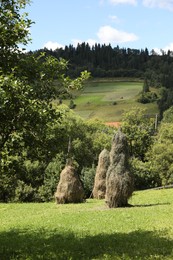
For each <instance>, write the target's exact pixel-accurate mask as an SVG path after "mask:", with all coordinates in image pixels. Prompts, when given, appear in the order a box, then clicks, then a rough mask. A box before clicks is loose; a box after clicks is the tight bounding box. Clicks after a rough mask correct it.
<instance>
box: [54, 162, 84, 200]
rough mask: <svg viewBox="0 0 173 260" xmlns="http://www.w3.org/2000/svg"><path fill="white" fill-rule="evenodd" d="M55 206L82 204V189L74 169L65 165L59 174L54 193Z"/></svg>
mask: <svg viewBox="0 0 173 260" xmlns="http://www.w3.org/2000/svg"><path fill="white" fill-rule="evenodd" d="M55 200H56V203H57V204H65V203H80V202H84V201H85V200H84V189H83V186H82V183H81V180H80V178H79V176H78V174H77V173H76V171H75V168H74V167H73V166H71V165H67V166H66V167H65V168H64V169H63V170H62V172H61V175H60V181H59V183H58V186H57V190H56V193H55Z"/></svg>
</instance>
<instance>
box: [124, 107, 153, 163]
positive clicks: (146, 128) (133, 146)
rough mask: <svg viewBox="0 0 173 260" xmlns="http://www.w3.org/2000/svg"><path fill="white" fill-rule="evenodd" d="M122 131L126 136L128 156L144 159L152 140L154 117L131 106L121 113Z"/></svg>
mask: <svg viewBox="0 0 173 260" xmlns="http://www.w3.org/2000/svg"><path fill="white" fill-rule="evenodd" d="M122 131H123V133H124V134H125V135H126V136H127V140H128V143H129V149H130V156H132V157H136V158H138V159H140V160H142V161H144V160H145V154H146V152H147V151H148V149H149V148H150V146H151V144H152V141H153V134H154V118H150V115H147V114H146V111H145V110H144V109H140V108H133V109H131V110H130V111H129V112H126V113H124V115H123V123H122Z"/></svg>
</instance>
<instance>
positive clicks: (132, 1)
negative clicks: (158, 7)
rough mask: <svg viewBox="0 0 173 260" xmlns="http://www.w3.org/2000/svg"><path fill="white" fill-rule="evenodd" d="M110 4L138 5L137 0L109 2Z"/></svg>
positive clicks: (114, 0)
mask: <svg viewBox="0 0 173 260" xmlns="http://www.w3.org/2000/svg"><path fill="white" fill-rule="evenodd" d="M109 2H110V3H111V4H114V5H118V4H130V5H137V0H109Z"/></svg>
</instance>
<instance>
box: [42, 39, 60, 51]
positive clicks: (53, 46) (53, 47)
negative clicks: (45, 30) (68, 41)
mask: <svg viewBox="0 0 173 260" xmlns="http://www.w3.org/2000/svg"><path fill="white" fill-rule="evenodd" d="M43 48H47V49H48V50H53V51H54V50H56V49H57V48H64V46H63V45H62V44H59V43H57V42H52V41H48V42H47V43H45V44H44V46H43Z"/></svg>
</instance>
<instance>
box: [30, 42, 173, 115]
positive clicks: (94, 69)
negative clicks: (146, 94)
mask: <svg viewBox="0 0 173 260" xmlns="http://www.w3.org/2000/svg"><path fill="white" fill-rule="evenodd" d="M41 52H45V53H46V54H47V55H51V56H54V57H56V58H58V59H59V58H64V59H66V60H68V61H69V70H68V75H69V76H71V77H74V78H75V77H77V76H78V75H79V74H80V72H81V71H83V70H88V71H90V72H91V75H92V77H94V78H95V77H99V78H100V77H131V78H141V79H146V78H147V80H148V82H149V84H150V86H151V87H152V86H153V87H162V88H163V89H162V91H161V96H162V98H161V99H160V100H159V101H158V105H159V108H160V111H161V113H162V111H164V110H165V109H167V108H169V107H170V106H171V105H173V52H172V51H167V52H164V51H161V55H158V54H157V53H156V52H155V51H154V50H152V51H149V50H148V49H147V48H145V49H141V50H138V49H130V48H120V47H119V46H116V47H112V46H111V45H105V44H103V45H101V44H95V45H94V46H92V47H90V45H89V44H88V43H85V42H83V43H81V44H78V45H77V47H74V46H73V45H69V46H65V48H58V49H56V50H54V51H53V50H48V49H46V48H44V49H40V50H37V51H35V52H34V54H36V55H37V54H40V53H41Z"/></svg>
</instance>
